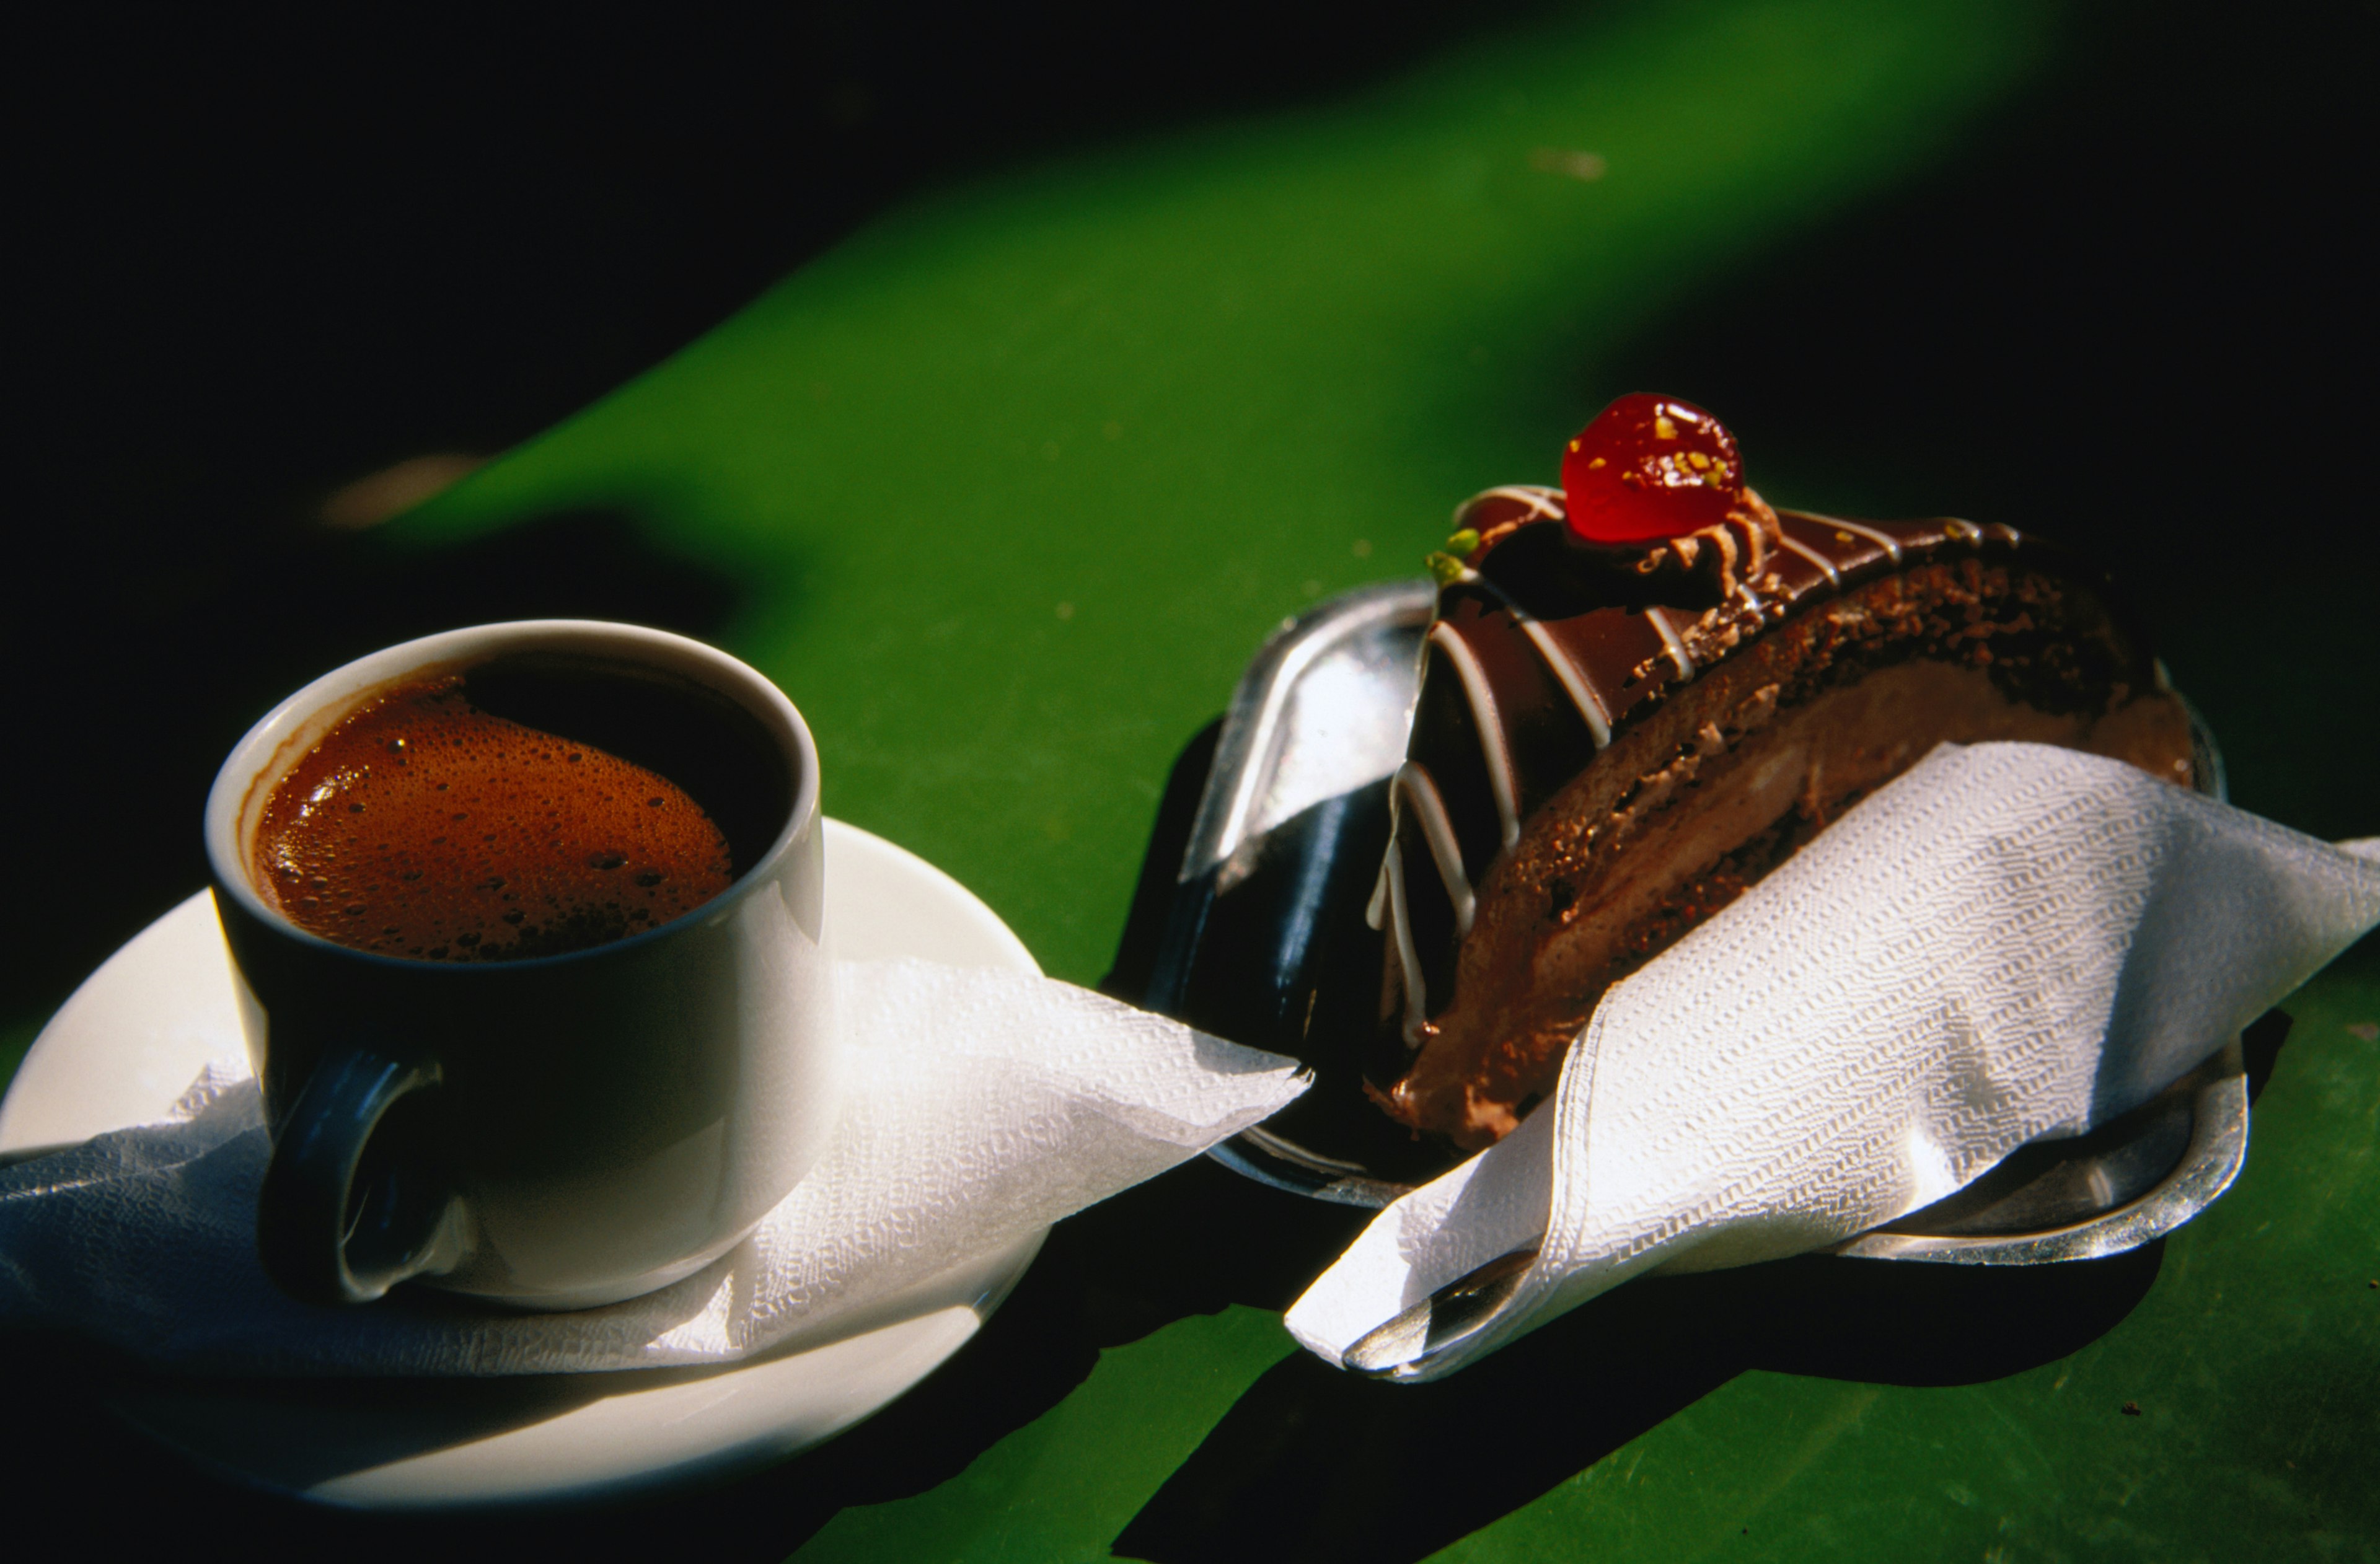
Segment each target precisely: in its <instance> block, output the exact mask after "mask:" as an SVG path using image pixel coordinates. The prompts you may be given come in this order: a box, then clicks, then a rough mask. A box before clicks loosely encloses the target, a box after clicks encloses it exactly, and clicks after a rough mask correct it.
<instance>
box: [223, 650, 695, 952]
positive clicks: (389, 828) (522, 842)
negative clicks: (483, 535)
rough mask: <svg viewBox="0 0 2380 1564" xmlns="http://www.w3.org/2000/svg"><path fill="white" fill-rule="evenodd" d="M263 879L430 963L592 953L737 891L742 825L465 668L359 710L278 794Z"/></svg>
mask: <svg viewBox="0 0 2380 1564" xmlns="http://www.w3.org/2000/svg"><path fill="white" fill-rule="evenodd" d="M253 865H254V870H255V878H256V880H257V882H258V884H259V885H260V887H261V888H262V889H263V890H265V891H266V892H267V893H268V895H269V896H270V897H271V898H272V899H273V901H275V902H276V903H277V904H278V905H279V907H280V910H281V912H282V914H283V915H285V916H286V917H287V918H288V919H289V920H290V921H291V922H293V923H295V924H297V926H298V927H301V928H304V929H306V930H307V931H308V932H310V933H313V934H319V935H321V936H322V937H323V938H324V939H327V940H336V941H337V942H338V943H340V944H343V945H348V946H352V947H354V948H356V949H358V950H363V951H371V952H377V953H379V954H382V955H390V956H399V957H405V958H408V959H411V960H416V961H440V962H467V961H469V962H478V961H508V960H521V959H525V958H528V957H531V956H546V955H558V954H560V953H562V952H566V951H578V950H585V949H587V948H588V947H589V946H593V945H601V944H606V943H609V942H610V941H612V940H621V939H625V938H626V937H628V936H629V935H632V934H637V933H641V932H642V931H643V930H645V929H648V928H654V927H659V926H661V925H662V924H664V923H667V922H669V921H670V920H671V919H673V918H674V917H677V916H679V915H681V914H684V913H687V912H691V911H692V910H694V909H695V908H696V907H698V906H700V905H701V904H702V903H705V902H707V901H709V900H710V898H711V897H713V896H716V895H717V894H719V892H721V891H724V890H726V889H727V887H728V886H729V885H730V884H732V883H733V882H734V880H735V864H734V861H733V858H732V855H731V854H730V852H729V849H728V845H727V839H726V837H725V836H724V835H723V834H722V832H721V830H720V829H719V827H718V826H717V825H716V824H715V823H714V822H713V821H712V820H711V818H710V816H708V815H707V814H705V813H704V812H703V810H702V807H701V806H700V805H698V804H697V803H696V802H695V801H694V799H693V798H692V797H690V796H689V795H688V794H686V792H685V790H683V789H682V788H680V787H678V786H677V784H676V783H674V782H671V781H669V780H668V779H667V778H665V777H663V776H662V775H660V774H659V773H658V772H655V771H651V770H647V769H646V768H644V767H642V766H638V765H636V764H634V763H632V762H630V761H627V760H624V759H622V758H619V757H618V756H615V755H612V754H609V753H607V752H605V751H603V750H601V749H599V748H597V747H595V746H592V745H588V744H582V743H579V742H577V741H575V740H569V739H564V738H560V737H557V736H555V735H554V734H547V733H543V732H540V731H539V730H538V729H535V728H530V727H526V726H523V725H522V724H520V723H518V722H515V721H510V720H508V719H505V718H503V717H498V716H494V715H492V713H489V712H486V711H483V710H481V709H479V708H478V707H477V706H474V705H473V704H472V703H471V699H470V696H469V692H468V687H467V683H466V680H465V678H464V677H463V676H460V675H455V676H446V677H441V678H436V679H429V680H422V681H419V682H416V683H412V684H407V685H400V686H398V687H396V688H395V689H392V690H389V691H387V692H385V693H383V694H382V695H380V696H378V697H374V698H373V699H372V700H370V701H369V702H368V703H366V704H365V705H364V706H362V707H360V708H358V709H357V710H355V711H354V712H352V713H350V714H349V715H348V716H346V717H345V718H343V719H342V720H341V721H339V723H338V724H337V726H335V727H334V728H333V729H332V730H331V731H330V732H329V733H328V734H325V735H323V738H322V742H320V743H319V744H317V745H316V746H314V747H313V748H312V749H311V750H310V751H309V752H308V753H307V755H306V756H305V758H303V759H301V760H299V761H298V763H297V765H296V766H295V767H294V768H292V769H291V770H290V772H289V774H288V775H287V776H285V777H284V778H283V779H282V780H281V782H279V783H278V784H277V785H276V786H275V787H274V788H273V793H272V794H271V796H270V797H269V798H268V799H267V800H266V802H265V806H264V813H263V818H262V819H261V821H260V822H259V825H258V829H257V833H256V845H255V850H254V855H253Z"/></svg>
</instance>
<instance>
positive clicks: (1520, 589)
mask: <svg viewBox="0 0 2380 1564" xmlns="http://www.w3.org/2000/svg"><path fill="white" fill-rule="evenodd" d="M1500 497H1502V498H1500ZM1491 502H1492V503H1491ZM1754 503H1755V505H1756V504H1757V501H1756V500H1755V502H1754ZM1483 506H1484V507H1486V508H1484V509H1483ZM1524 506H1525V507H1526V509H1525V511H1524V510H1523V509H1522V507H1524ZM1559 506H1560V496H1559V495H1558V494H1550V493H1548V492H1547V491H1519V490H1507V491H1491V493H1490V495H1488V496H1483V497H1482V501H1481V502H1476V503H1475V505H1474V507H1472V510H1471V512H1469V513H1467V515H1466V519H1469V520H1471V521H1472V524H1473V525H1474V526H1475V527H1477V529H1478V530H1480V531H1481V532H1482V533H1483V534H1486V535H1488V536H1489V537H1491V538H1493V537H1497V536H1498V530H1497V529H1498V527H1499V525H1500V524H1502V525H1503V527H1504V530H1503V532H1502V535H1501V537H1500V540H1499V541H1498V543H1497V545H1496V547H1495V548H1494V549H1493V550H1491V551H1490V552H1488V553H1487V554H1486V555H1485V557H1484V558H1483V557H1482V556H1481V555H1479V554H1475V555H1474V556H1473V560H1474V564H1475V565H1476V566H1477V568H1475V569H1469V570H1465V571H1464V572H1463V575H1462V576H1461V577H1460V578H1458V579H1456V580H1454V581H1452V582H1451V583H1450V584H1449V586H1448V587H1447V588H1446V589H1445V591H1444V592H1443V593H1442V594H1441V597H1440V601H1439V620H1438V623H1437V624H1434V625H1433V626H1432V627H1431V630H1430V633H1429V638H1428V641H1427V651H1426V653H1425V659H1426V661H1425V665H1424V674H1423V682H1422V691H1421V696H1420V698H1419V701H1418V703H1417V705H1416V708H1415V726H1414V734H1413V738H1412V741H1411V744H1410V747H1409V751H1408V755H1409V758H1408V760H1407V762H1406V764H1405V766H1404V767H1403V770H1401V771H1400V772H1399V774H1398V777H1397V780H1396V782H1395V783H1394V784H1393V789H1392V795H1393V799H1394V808H1395V811H1396V826H1395V833H1394V837H1393V839H1392V842H1391V844H1390V851H1389V855H1388V859H1387V862H1386V863H1385V865H1384V866H1383V869H1382V874H1381V878H1380V882H1379V890H1378V893H1377V894H1376V896H1375V898H1374V902H1373V914H1374V920H1375V921H1376V922H1377V923H1378V924H1380V925H1381V926H1382V927H1384V928H1385V929H1386V930H1387V932H1388V933H1389V935H1390V938H1389V939H1388V940H1387V941H1386V945H1387V950H1388V956H1387V962H1386V970H1385V973H1384V983H1383V992H1382V1014H1383V1028H1384V1030H1385V1031H1388V1032H1390V1033H1391V1034H1393V1035H1394V1037H1396V1039H1397V1040H1398V1043H1399V1044H1400V1045H1401V1047H1397V1048H1392V1049H1386V1050H1384V1053H1385V1054H1386V1055H1387V1056H1389V1057H1402V1058H1403V1060H1404V1061H1406V1062H1407V1065H1408V1068H1407V1069H1406V1071H1405V1073H1403V1075H1402V1077H1401V1078H1398V1079H1395V1080H1394V1081H1393V1082H1382V1083H1378V1084H1376V1085H1375V1086H1374V1093H1375V1096H1376V1097H1378V1100H1379V1101H1380V1102H1381V1104H1382V1106H1383V1107H1385V1108H1386V1109H1388V1110H1389V1111H1390V1113H1391V1114H1393V1115H1394V1116H1395V1117H1396V1118H1398V1119H1400V1120H1402V1121H1404V1122H1406V1123H1408V1124H1410V1125H1412V1126H1414V1127H1415V1129H1417V1130H1426V1131H1431V1132H1436V1133H1439V1134H1445V1135H1448V1136H1450V1137H1451V1138H1452V1139H1453V1140H1454V1141H1455V1142H1456V1143H1457V1144H1459V1145H1461V1146H1466V1147H1468V1146H1484V1145H1487V1144H1489V1143H1491V1142H1493V1141H1494V1140H1496V1139H1497V1138H1499V1137H1500V1136H1501V1135H1502V1134H1506V1133H1507V1132H1509V1131H1510V1130H1511V1129H1512V1127H1513V1126H1514V1125H1515V1124H1517V1123H1518V1122H1519V1120H1520V1117H1521V1116H1522V1115H1523V1114H1524V1113H1525V1112H1526V1111H1527V1110H1528V1109H1529V1108H1530V1107H1531V1106H1533V1105H1534V1103H1535V1102H1536V1100H1538V1099H1539V1098H1541V1097H1544V1096H1545V1095H1547V1094H1548V1093H1549V1092H1550V1091H1551V1090H1552V1087H1553V1085H1554V1082H1555V1079H1556V1077H1557V1076H1558V1075H1559V1073H1560V1066H1561V1061H1562V1059H1563V1057H1564V1055H1565V1054H1566V1052H1567V1051H1568V1049H1569V1046H1570V1043H1571V1041H1572V1039H1573V1037H1576V1036H1577V1034H1578V1031H1579V1029H1580V1028H1581V1027H1582V1026H1583V1025H1584V1024H1585V1021H1586V1019H1587V1017H1588V1015H1589V1014H1590V1013H1591V1012H1593V1010H1594V1008H1595V1004H1596V1001H1597V1000H1598V999H1600V998H1601V996H1602V994H1603V991H1604V990H1605V989H1606V988H1609V986H1610V985H1611V984H1613V983H1614V982H1617V981H1619V980H1620V979H1621V978H1622V977H1624V976H1627V975H1628V974H1629V973H1631V972H1633V971H1634V970H1635V969H1636V968H1638V967H1639V966H1642V965H1643V964H1645V963H1646V962H1647V961H1650V960H1651V959H1652V958H1653V957H1654V956H1656V955H1658V954H1659V953H1660V952H1662V951H1663V950H1665V949H1667V948H1668V947H1669V946H1670V944H1672V943H1674V942H1675V941H1676V940H1679V939H1680V938H1682V936H1683V935H1684V934H1685V933H1686V932H1687V931H1688V930H1690V929H1691V928H1693V927H1694V926H1695V925H1696V924H1698V923H1700V922H1701V921H1703V920H1704V919H1705V918H1706V917H1708V916H1710V915H1712V914H1714V913H1716V912H1717V911H1718V910H1719V909H1720V908H1721V907H1724V906H1725V905H1726V904H1727V903H1729V902H1730V901H1732V900H1733V899H1734V898H1735V897H1737V896H1738V895H1741V894H1742V893H1743V891H1744V890H1745V889H1746V888H1747V887H1749V886H1751V885H1752V884H1754V883H1755V882H1756V881H1757V880H1758V879H1760V878H1761V876H1763V875H1764V874H1766V873H1767V872H1768V870H1770V869H1771V868H1773V867H1776V866H1777V865H1778V864H1779V863H1781V862H1783V861H1784V860H1785V859H1786V858H1787V857H1789V856H1791V855H1792V853H1793V852H1794V851H1795V850H1797V849H1798V848H1800V847H1801V846H1802V845H1803V843H1807V842H1808V841H1809V840H1810V839H1811V838H1813V837H1814V836H1815V835H1816V834H1817V832H1818V831H1819V830H1823V829H1824V828H1825V826H1826V825H1827V823H1828V821H1829V820H1831V819H1834V818H1838V817H1840V815H1841V814H1842V812H1843V811H1844V810H1846V809H1848V808H1850V807H1851V806H1852V805H1854V804H1856V803H1857V802H1858V801H1859V800H1860V799H1861V798H1863V797H1864V796H1865V795H1866V794H1869V793H1871V792H1873V791H1875V790H1876V788H1878V787H1880V786H1881V785H1883V784H1884V783H1885V782H1888V781H1890V780H1891V779H1892V778H1893V777H1895V776H1897V775H1899V774H1900V772H1901V771H1903V770H1907V769H1908V768H1909V767H1910V766H1912V765H1913V764H1915V762H1916V761H1917V760H1918V759H1920V758H1923V757H1924V756H1925V753H1926V752H1927V751H1928V750H1930V749H1931V748H1933V746H1935V745H1937V744H1938V743H1942V742H1944V741H1946V740H1947V741H1952V742H1958V743H1978V742H1984V741H1988V740H2001V739H2016V740H2025V741H2030V742H2034V743H2043V744H2055V745H2061V746H2067V747H2070V748H2076V749H2083V750H2088V751H2091V752H2093V753H2096V754H2101V755H2107V756H2109V757H2111V758H2118V759H2121V760H2125V761H2128V762H2130V763H2131V764H2133V765H2135V766H2138V767H2140V768H2141V769H2142V770H2146V771H2148V772H2150V773H2151V774H2153V775H2155V776H2158V777H2161V778H2164V779H2166V780H2168V781H2170V782H2175V783H2177V784H2179V785H2183V786H2187V785H2190V783H2191V782H2192V774H2191V766H2192V760H2191V756H2192V747H2191V734H2190V723H2189V718H2188V714H2187V712H2186V711H2185V709H2183V707H2182V706H2181V703H2180V701H2179V700H2178V699H2177V698H2176V697H2173V696H2172V695H2171V694H2170V692H2168V690H2166V689H2165V687H2164V685H2163V682H2162V679H2161V678H2160V676H2159V674H2158V672H2157V670H2156V667H2155V663H2154V662H2153V661H2151V660H2150V659H2149V658H2148V656H2147V654H2146V652H2145V650H2144V649H2143V647H2142V645H2141V642H2140V640H2139V638H2138V637H2137V636H2135V635H2133V634H2132V633H2131V631H2130V630H2129V629H2128V627H2127V626H2126V625H2125V624H2123V623H2122V622H2121V621H2120V620H2119V618H2118V616H2117V615H2116V614H2115V613H2113V612H2111V611H2110V609H2109V607H2108V606H2107V600H2106V599H2105V597H2104V596H2103V595H2102V593H2101V591H2100V590H2099V589H2098V588H2097V586H2096V584H2095V581H2094V580H2093V578H2092V577H2091V576H2090V575H2089V573H2088V572H2087V571H2085V570H2083V568H2082V567H2081V566H2080V565H2079V564H2078V563H2077V562H2075V561H2074V560H2073V559H2072V558H2071V556H2069V555H2067V554H2065V553H2064V552H2062V551H2058V550H2056V549H2054V548H2050V547H2048V546H2046V545H2043V544H2040V543H2038V542H2035V541H2034V540H2028V539H2024V538H2022V537H2020V536H2019V535H2018V534H2016V533H2015V532H2013V531H2011V530H2010V529H2008V528H2005V527H1991V528H1980V527H1973V526H1972V525H1970V524H1968V523H1964V522H1919V523H1869V522H1851V521H1841V520H1837V519H1835V518H1830V517H1824V516H1813V515H1798V514H1795V513H1790V512H1789V513H1782V514H1781V515H1775V516H1774V519H1773V522H1769V518H1768V513H1767V512H1766V508H1765V507H1761V511H1762V519H1763V521H1764V522H1768V525H1767V526H1764V527H1762V528H1761V529H1760V533H1754V532H1751V531H1750V530H1749V529H1747V530H1746V531H1745V533H1744V534H1743V535H1742V536H1741V537H1740V538H1739V539H1736V540H1729V541H1728V549H1729V554H1730V557H1729V559H1728V560H1727V561H1726V565H1727V568H1726V569H1724V570H1719V569H1703V570H1700V571H1697V572H1695V573H1694V574H1693V575H1692V576H1691V577H1690V576H1687V575H1685V574H1683V573H1681V572H1679V571H1678V570H1677V569H1675V568H1674V566H1675V564H1676V561H1675V559H1674V557H1672V558H1671V559H1670V560H1667V561H1662V560H1656V561H1653V562H1652V564H1651V565H1650V566H1649V567H1648V566H1646V565H1645V564H1642V563H1639V564H1637V565H1636V566H1635V567H1634V569H1633V571H1632V570H1630V569H1629V568H1626V567H1625V565H1624V562H1623V564H1621V565H1615V564H1614V563H1613V562H1612V561H1610V560H1600V561H1597V560H1588V561H1585V562H1581V561H1580V560H1578V559H1575V558H1570V557H1567V556H1565V554H1564V553H1563V552H1562V551H1563V550H1564V548H1566V547H1567V538H1566V536H1565V535H1560V534H1558V533H1557V532H1556V529H1557V528H1558V527H1559V526H1560V523H1559V515H1560V510H1559ZM1515 515H1518V516H1519V517H1520V525H1519V527H1512V526H1511V525H1510V523H1511V522H1512V519H1513V517H1514V516H1515ZM1480 521H1485V522H1487V523H1488V525H1487V526H1485V527H1478V526H1477V523H1478V522H1480ZM1770 527H1773V528H1774V530H1773V531H1771V530H1770V529H1769V528H1770ZM1761 533H1765V534H1767V536H1765V537H1763V536H1761ZM1516 541H1518V542H1520V543H1521V544H1522V546H1521V547H1519V548H1515V547H1514V546H1513V545H1514V543H1515V542H1516ZM1737 541H1740V542H1742V543H1743V548H1742V549H1741V550H1738V549H1737V548H1736V547H1735V546H1734V544H1735V542H1737ZM1673 553H1674V551H1673ZM1499 556H1502V557H1499ZM1713 563H1714V562H1713V561H1711V560H1710V559H1709V558H1708V557H1707V556H1706V558H1705V559H1704V560H1703V562H1702V564H1704V565H1706V566H1707V565H1711V564H1713ZM1500 566H1501V568H1499V567H1500ZM1665 577H1666V584H1664V581H1665ZM1648 580H1649V581H1651V582H1652V583H1653V585H1652V586H1651V587H1650V588H1645V587H1644V586H1642V585H1640V584H1641V583H1644V582H1646V581H1648ZM1645 590H1650V591H1651V592H1652V593H1653V594H1654V595H1655V596H1664V597H1667V598H1668V599H1669V601H1666V602H1664V601H1647V600H1636V601H1628V600H1625V598H1626V597H1627V596H1628V595H1629V594H1630V593H1632V592H1639V591H1645ZM1698 596H1699V599H1700V601H1699V602H1698V600H1697V599H1698ZM1581 599H1585V600H1586V606H1585V607H1583V608H1581V607H1579V600H1581ZM1598 599H1599V600H1598ZM1613 599H1621V600H1618V601H1615V600H1613ZM1713 599H1716V600H1713ZM1681 605H1683V606H1681ZM1566 608H1568V609H1575V610H1576V612H1567V613H1564V612H1561V611H1562V610H1564V609H1566Z"/></svg>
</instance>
